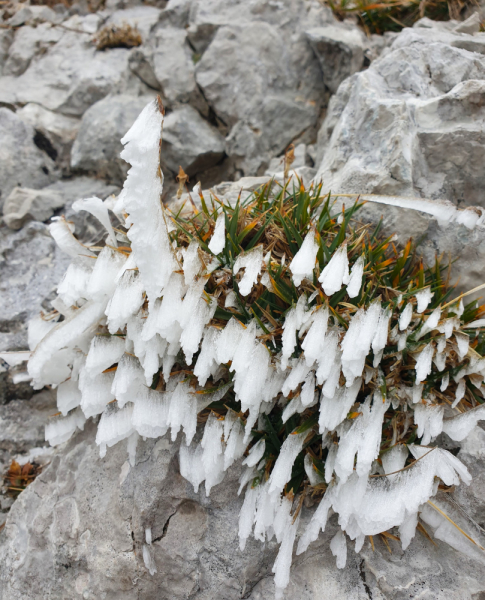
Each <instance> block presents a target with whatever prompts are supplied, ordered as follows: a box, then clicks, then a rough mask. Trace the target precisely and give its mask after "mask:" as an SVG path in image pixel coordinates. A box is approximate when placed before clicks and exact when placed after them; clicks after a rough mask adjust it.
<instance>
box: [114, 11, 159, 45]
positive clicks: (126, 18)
mask: <svg viewBox="0 0 485 600" xmlns="http://www.w3.org/2000/svg"><path fill="white" fill-rule="evenodd" d="M160 13H161V10H160V9H159V8H156V7H155V6H133V7H131V8H124V9H120V10H116V11H115V12H114V13H113V14H112V15H111V16H110V17H109V19H108V20H107V21H106V25H123V24H124V23H127V24H128V25H131V26H132V27H136V29H138V31H139V32H140V34H141V37H142V40H143V41H144V42H147V41H148V39H149V35H150V32H151V30H152V29H153V27H154V25H155V24H156V23H157V22H158V20H159V18H160Z"/></svg>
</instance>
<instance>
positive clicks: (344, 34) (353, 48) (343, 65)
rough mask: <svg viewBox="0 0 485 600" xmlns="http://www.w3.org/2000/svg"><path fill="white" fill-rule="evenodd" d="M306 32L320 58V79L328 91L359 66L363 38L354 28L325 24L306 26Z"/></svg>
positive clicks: (334, 90) (335, 89)
mask: <svg viewBox="0 0 485 600" xmlns="http://www.w3.org/2000/svg"><path fill="white" fill-rule="evenodd" d="M306 34H307V37H308V40H309V41H310V44H311V45H312V48H313V50H314V51H315V54H316V55H317V56H318V60H319V61H320V65H321V67H322V73H323V81H324V83H325V85H326V86H327V87H328V89H329V90H330V91H331V92H332V93H335V92H336V91H337V89H338V87H339V85H340V84H341V83H342V81H343V80H344V79H346V78H347V77H350V75H353V74H354V73H357V71H360V70H361V69H362V67H363V65H364V50H365V46H366V40H365V36H364V34H363V33H362V32H361V31H359V29H357V28H356V27H344V26H337V25H327V26H326V27H316V28H313V29H309V30H308V31H307V32H306Z"/></svg>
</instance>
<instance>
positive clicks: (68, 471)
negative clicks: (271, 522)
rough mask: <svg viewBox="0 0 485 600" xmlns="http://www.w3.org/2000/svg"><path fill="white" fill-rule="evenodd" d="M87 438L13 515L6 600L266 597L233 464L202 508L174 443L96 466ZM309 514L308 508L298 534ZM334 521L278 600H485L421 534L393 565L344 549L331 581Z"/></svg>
mask: <svg viewBox="0 0 485 600" xmlns="http://www.w3.org/2000/svg"><path fill="white" fill-rule="evenodd" d="M94 437H95V432H94V427H93V426H92V425H91V424H89V423H88V424H87V426H86V429H85V431H84V432H82V433H79V434H78V435H77V436H76V437H75V438H74V439H72V440H71V441H69V442H67V443H66V444H65V445H64V447H62V448H60V449H59V450H58V451H57V453H56V455H55V456H54V458H53V459H52V461H51V464H50V465H49V466H48V467H47V468H46V469H45V470H44V472H43V473H41V475H39V477H38V478H37V479H36V480H35V481H34V482H33V483H32V484H31V485H30V486H29V487H28V488H27V490H25V491H24V492H22V494H21V495H20V496H19V498H18V500H17V501H16V502H15V504H14V505H13V506H12V508H11V511H10V514H9V516H8V519H7V523H6V526H5V529H4V532H2V534H0V535H1V538H0V541H2V542H3V544H2V548H1V550H0V553H1V558H2V560H1V561H0V565H1V567H0V569H1V571H0V576H1V581H2V584H3V593H4V597H5V598H8V599H9V600H17V599H19V600H20V598H21V599H22V600H30V599H33V598H39V597H49V598H51V599H52V600H58V599H59V600H60V599H63V598H76V597H78V596H79V597H83V598H87V599H91V598H92V599H95V598H96V599H97V598H103V597H105V598H121V599H126V600H132V599H133V600H135V599H136V598H144V599H145V598H146V599H147V600H148V599H151V598H153V599H155V598H157V600H179V599H180V600H182V599H187V598H194V599H197V600H213V599H214V598H224V599H225V600H236V599H239V598H247V599H248V600H263V599H265V600H266V599H267V598H272V597H273V594H274V584H273V579H272V574H271V567H272V564H273V562H274V559H275V555H276V551H277V546H276V544H275V542H274V541H272V542H269V543H266V545H263V544H261V543H260V542H258V541H255V540H254V539H252V538H251V539H250V540H249V541H248V544H247V546H246V549H245V551H243V552H241V551H240V550H239V542H238V534H237V529H238V524H237V514H238V513H239V509H240V507H241V503H242V498H238V497H237V493H236V491H237V477H238V475H239V472H238V471H239V468H238V466H237V464H236V465H235V466H234V468H233V469H231V470H230V471H229V472H228V473H227V475H226V479H225V480H224V482H223V483H221V484H220V485H218V486H216V487H215V488H214V489H213V490H212V492H211V496H210V498H209V499H208V498H206V497H205V493H204V490H203V488H202V489H201V490H199V492H198V493H194V491H193V488H192V486H190V485H189V484H188V483H187V482H186V481H185V480H184V479H182V477H181V476H180V474H179V472H178V462H177V457H176V449H177V444H175V445H173V444H170V442H169V441H168V440H166V439H161V440H158V441H157V440H147V441H146V442H143V441H142V440H140V442H139V445H138V449H137V464H136V467H135V468H130V466H129V464H128V462H127V460H126V458H127V455H126V442H121V443H119V444H118V445H117V446H115V447H114V448H112V449H109V450H108V454H107V456H106V458H105V459H100V458H99V455H98V449H97V447H96V445H95V443H94ZM460 458H462V456H461V455H460ZM465 459H466V458H465ZM467 460H469V461H473V460H476V459H475V458H474V457H469V458H468V459H467ZM460 493H461V494H462V495H461V496H460V499H459V502H460V504H462V505H463V506H464V507H466V510H470V507H471V506H472V504H473V499H474V498H478V497H479V496H480V494H483V493H484V490H483V480H482V479H480V478H477V479H476V480H474V481H473V482H472V484H471V486H470V488H469V489H463V490H460ZM454 494H456V492H454ZM440 501H444V500H442V499H441V498H440ZM312 512H313V509H306V508H303V513H302V523H301V527H302V529H303V527H304V526H305V525H306V523H307V522H308V519H309V518H310V516H311V514H312ZM474 516H475V517H477V516H478V515H476V514H475V513H474ZM334 519H335V517H333V518H332V519H331V520H330V522H329V524H328V526H327V530H326V532H325V534H324V535H321V536H320V537H319V539H318V540H317V542H315V543H314V544H312V546H311V547H310V549H309V550H308V551H307V553H305V554H304V555H301V556H299V557H294V563H293V566H292V570H291V580H290V585H289V586H288V588H287V589H286V591H285V593H284V596H283V598H285V599H289V598H298V599H299V600H300V599H302V600H310V599H312V600H313V599H314V598H322V599H328V600H330V599H332V600H334V599H342V600H343V599H345V600H348V599H352V600H367V599H368V598H370V597H371V598H378V599H381V600H384V599H386V600H405V599H411V598H416V597H417V596H418V595H420V597H422V598H429V599H430V600H431V599H432V598H433V600H434V599H440V600H445V599H446V600H476V598H477V597H479V596H478V594H480V593H483V592H484V591H485V574H484V572H483V568H482V567H481V565H480V563H477V562H475V561H474V560H473V559H471V558H469V557H466V556H464V555H463V554H459V553H458V552H456V551H455V550H453V549H451V548H450V547H449V546H447V545H446V544H444V543H442V542H438V545H437V546H434V545H433V544H432V543H431V542H430V541H429V540H427V539H426V538H424V537H423V536H421V535H420V534H419V533H417V535H416V538H415V539H414V540H413V542H412V543H411V546H410V547H409V548H408V549H407V550H406V551H405V552H402V551H401V550H400V546H399V544H397V543H394V542H392V541H391V542H390V543H391V546H392V552H393V553H392V555H391V554H389V552H388V550H387V548H386V547H385V545H384V544H383V543H382V542H381V541H380V540H379V539H378V538H375V551H374V552H373V551H372V549H371V546H370V542H369V541H366V543H365V544H364V548H363V550H362V553H361V554H360V555H355V554H354V553H353V550H352V548H351V547H349V552H348V559H347V566H346V568H345V569H344V570H338V569H336V567H335V559H334V557H332V555H331V552H330V549H329V541H330V539H331V537H332V536H333V535H334V534H335V532H336V522H335V520H334ZM479 522H480V521H479ZM146 528H151V530H152V539H153V542H152V545H151V546H150V547H149V551H150V554H151V556H152V559H153V560H154V562H155V565H156V568H157V572H156V573H155V574H154V575H153V576H150V575H149V574H148V572H147V570H146V568H145V566H144V564H143V559H142V548H143V545H144V542H145V529H146Z"/></svg>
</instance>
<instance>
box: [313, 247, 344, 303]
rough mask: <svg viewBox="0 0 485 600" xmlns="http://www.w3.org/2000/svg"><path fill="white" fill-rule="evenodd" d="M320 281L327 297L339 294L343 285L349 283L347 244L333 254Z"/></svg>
mask: <svg viewBox="0 0 485 600" xmlns="http://www.w3.org/2000/svg"><path fill="white" fill-rule="evenodd" d="M318 281H319V282H320V283H321V284H322V288H323V291H324V292H325V294H327V296H331V295H332V294H335V292H338V291H339V290H340V288H341V287H342V284H347V283H349V259H348V257H347V246H346V245H345V244H344V245H342V246H340V247H339V248H338V249H337V251H336V252H335V253H334V254H333V256H332V258H331V259H330V260H329V261H328V264H327V265H326V267H325V268H324V269H323V271H322V274H321V275H320V277H319V278H318Z"/></svg>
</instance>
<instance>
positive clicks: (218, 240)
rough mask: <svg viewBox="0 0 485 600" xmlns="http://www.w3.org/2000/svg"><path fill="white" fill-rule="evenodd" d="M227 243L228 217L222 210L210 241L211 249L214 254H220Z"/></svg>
mask: <svg viewBox="0 0 485 600" xmlns="http://www.w3.org/2000/svg"><path fill="white" fill-rule="evenodd" d="M225 245H226V217H225V215H224V213H223V212H222V213H221V214H220V215H219V216H218V217H217V221H216V226H215V228H214V233H213V234H212V238H211V240H210V242H209V250H210V251H211V252H213V253H214V254H220V253H221V252H222V251H223V250H224V246H225Z"/></svg>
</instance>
